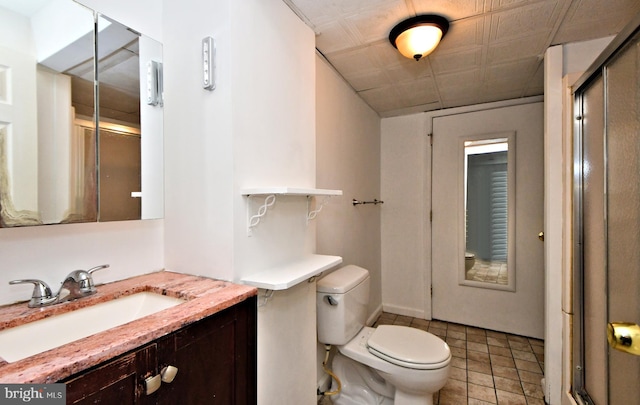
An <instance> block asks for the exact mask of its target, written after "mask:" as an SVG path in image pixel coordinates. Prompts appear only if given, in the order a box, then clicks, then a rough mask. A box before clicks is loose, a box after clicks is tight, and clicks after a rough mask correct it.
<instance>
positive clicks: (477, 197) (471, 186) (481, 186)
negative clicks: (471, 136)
mask: <svg viewBox="0 0 640 405" xmlns="http://www.w3.org/2000/svg"><path fill="white" fill-rule="evenodd" d="M508 151H509V142H508V139H507V138H495V139H483V140H476V141H465V143H464V153H465V176H464V179H465V215H466V221H465V228H466V229H465V235H466V248H465V279H466V280H472V281H479V282H483V283H492V284H497V285H508V284H509V272H508V267H507V256H508V240H509V235H508V233H509V232H508V212H509V210H508V205H509V181H508V178H509V176H508Z"/></svg>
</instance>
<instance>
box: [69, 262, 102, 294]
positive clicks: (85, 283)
mask: <svg viewBox="0 0 640 405" xmlns="http://www.w3.org/2000/svg"><path fill="white" fill-rule="evenodd" d="M108 267H109V265H108V264H102V265H100V266H96V267H92V268H90V269H89V270H76V271H75V272H73V273H72V274H74V273H75V274H76V276H75V279H76V281H77V282H78V283H79V284H80V291H81V292H82V293H85V294H93V293H95V292H96V287H95V285H94V284H93V277H92V276H91V275H92V274H93V273H94V272H96V271H98V270H102V269H106V268H108Z"/></svg>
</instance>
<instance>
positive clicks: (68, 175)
mask: <svg viewBox="0 0 640 405" xmlns="http://www.w3.org/2000/svg"><path fill="white" fill-rule="evenodd" d="M94 37H95V41H94ZM94 45H95V46H94ZM96 52H97V53H96ZM96 56H97V57H96ZM161 66H162V46H161V44H160V43H158V42H156V41H154V40H151V39H149V38H147V37H144V36H142V35H140V34H139V33H137V32H135V31H133V30H131V29H129V28H127V27H125V26H123V25H122V24H119V23H117V22H115V21H113V20H110V19H108V18H106V17H104V16H100V15H95V16H94V13H93V11H91V10H89V9H87V8H85V7H83V6H81V5H79V4H77V3H75V2H73V1H71V0H68V1H67V0H41V1H29V2H25V1H22V0H0V227H14V226H28V225H43V224H57V223H71V222H88V221H96V220H99V221H116V220H132V219H147V218H161V217H162V215H163V194H164V190H163V183H162V177H163V176H162V173H163V162H162V156H163V150H162V148H163V143H162V100H161V96H162V87H161V80H162V75H161V72H162V68H161ZM96 77H98V79H99V80H98V85H97V86H96V85H95V84H94V83H96V82H95V78H96ZM141 77H142V78H143V80H141V79H140V78H141ZM141 94H142V95H144V96H143V97H141ZM96 100H97V101H98V103H95V101H96ZM96 107H97V110H98V111H99V116H98V117H96V114H95V111H96ZM96 122H98V123H99V127H98V128H96ZM142 134H144V136H142ZM143 162H144V163H143Z"/></svg>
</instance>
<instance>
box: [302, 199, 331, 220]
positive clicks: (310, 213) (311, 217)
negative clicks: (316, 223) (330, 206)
mask: <svg viewBox="0 0 640 405" xmlns="http://www.w3.org/2000/svg"><path fill="white" fill-rule="evenodd" d="M329 197H330V196H324V198H323V199H322V202H321V203H320V206H319V207H318V208H317V209H315V210H313V211H312V210H311V200H312V198H313V196H310V195H308V196H307V225H309V221H312V220H314V219H316V217H317V216H318V214H319V213H320V211H322V207H324V205H325V204H326V203H327V202H329Z"/></svg>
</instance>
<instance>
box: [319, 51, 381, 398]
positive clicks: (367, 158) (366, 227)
mask: <svg viewBox="0 0 640 405" xmlns="http://www.w3.org/2000/svg"><path fill="white" fill-rule="evenodd" d="M316 143H317V144H316V156H317V174H316V179H317V186H318V187H319V188H329V189H340V190H342V191H343V195H342V196H340V197H331V198H330V199H329V200H328V202H327V203H326V204H325V206H324V207H323V208H322V211H321V212H320V213H319V214H318V216H317V219H316V223H317V250H318V253H322V254H329V255H338V256H342V258H343V265H346V264H356V265H358V266H361V267H363V268H365V269H367V270H369V272H370V275H371V295H370V300H369V315H370V319H371V320H373V319H375V318H376V316H377V315H378V314H379V312H380V311H381V310H382V277H381V250H380V249H381V241H380V238H381V233H380V220H381V213H382V211H383V210H384V209H385V208H386V204H383V205H359V206H355V207H354V206H353V204H352V203H351V200H352V199H353V198H356V199H358V200H367V201H371V200H373V199H374V198H377V199H379V200H380V199H381V198H380V147H381V145H380V117H379V116H378V115H377V114H376V113H375V112H374V111H373V110H372V109H371V108H370V107H369V106H368V105H367V104H366V103H364V101H362V99H361V98H360V97H358V96H357V95H356V93H355V92H354V90H353V89H352V88H351V87H350V86H349V85H347V84H346V82H345V81H344V80H343V79H342V78H341V77H340V76H339V75H338V74H337V73H336V72H335V71H334V70H333V68H332V67H331V66H330V65H329V64H328V63H327V62H326V61H325V59H324V58H322V57H321V56H320V55H318V56H316ZM321 201H322V200H320V202H321ZM314 305H315V301H314ZM315 338H316V337H315V336H314V341H315ZM324 354H325V351H324V346H323V345H319V347H318V359H317V362H318V367H317V374H318V381H319V382H320V381H326V380H327V376H326V375H325V373H324V372H323V370H322V361H323V360H324ZM325 388H326V387H323V389H325Z"/></svg>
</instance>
